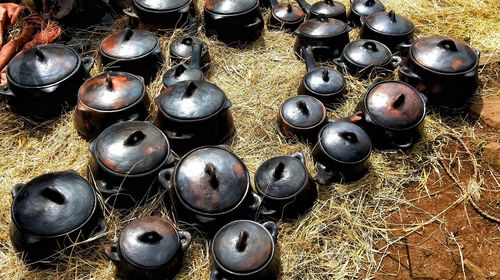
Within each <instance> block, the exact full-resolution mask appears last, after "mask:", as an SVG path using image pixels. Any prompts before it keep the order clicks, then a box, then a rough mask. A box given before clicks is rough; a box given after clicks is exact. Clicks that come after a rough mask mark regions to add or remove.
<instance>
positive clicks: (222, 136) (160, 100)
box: [156, 81, 235, 154]
mask: <svg viewBox="0 0 500 280" xmlns="http://www.w3.org/2000/svg"><path fill="white" fill-rule="evenodd" d="M156 104H157V106H158V113H157V116H156V124H157V126H158V127H159V128H160V129H162V130H163V132H164V133H165V134H166V135H167V137H168V139H169V141H170V144H171V145H172V149H173V150H174V151H175V152H176V153H178V154H185V153H186V152H188V151H190V150H192V149H194V148H196V147H201V146H205V145H218V144H223V143H225V142H226V141H228V140H229V139H230V138H231V137H232V136H233V135H234V134H235V128H234V122H233V117H232V115H231V112H230V111H229V108H231V106H232V104H231V101H229V99H228V98H227V97H226V94H225V93H224V91H222V89H220V88H219V87H218V86H216V85H214V84H211V83H209V82H205V81H183V82H179V83H176V84H173V85H172V86H170V87H166V88H165V89H164V90H163V92H162V93H161V94H160V95H159V96H158V97H157V98H156Z"/></svg>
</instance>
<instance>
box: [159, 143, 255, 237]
mask: <svg viewBox="0 0 500 280" xmlns="http://www.w3.org/2000/svg"><path fill="white" fill-rule="evenodd" d="M158 178H159V180H160V183H161V184H162V185H163V187H165V188H166V189H167V192H168V194H169V195H168V196H165V203H166V204H167V205H170V206H171V207H173V210H172V211H174V212H175V213H176V215H177V217H178V218H179V219H180V220H181V221H185V222H188V223H190V224H194V225H195V226H197V227H198V228H199V229H200V230H201V231H203V232H206V233H208V234H209V235H212V234H213V233H215V232H216V231H217V230H218V229H219V228H220V227H222V226H223V225H225V224H226V223H228V222H229V221H233V220H236V219H244V218H249V217H252V216H253V215H255V213H256V211H257V208H258V206H259V205H260V201H261V200H260V198H259V196H257V195H256V194H255V193H253V192H252V191H251V187H250V176H249V174H248V170H247V167H246V166H245V164H244V163H243V161H242V160H241V159H240V158H239V157H238V156H236V155H235V154H234V153H232V152H231V151H230V150H229V147H227V146H224V145H222V146H205V147H200V148H196V149H194V150H192V151H191V152H189V153H188V154H186V155H185V156H184V157H182V159H181V160H180V161H179V163H178V164H177V165H176V167H175V168H169V169H165V170H163V171H161V172H160V174H159V176H158Z"/></svg>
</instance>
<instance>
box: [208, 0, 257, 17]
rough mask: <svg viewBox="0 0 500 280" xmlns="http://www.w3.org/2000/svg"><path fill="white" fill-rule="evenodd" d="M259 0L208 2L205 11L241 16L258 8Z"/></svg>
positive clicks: (218, 0) (213, 0)
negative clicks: (240, 14)
mask: <svg viewBox="0 0 500 280" xmlns="http://www.w3.org/2000/svg"><path fill="white" fill-rule="evenodd" d="M257 4H258V1H257V0H207V1H205V9H206V10H208V11H210V12H212V13H216V14H224V15H230V14H239V13H243V12H246V11H249V10H251V9H253V8H254V7H255V6H257Z"/></svg>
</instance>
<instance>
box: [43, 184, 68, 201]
mask: <svg viewBox="0 0 500 280" xmlns="http://www.w3.org/2000/svg"><path fill="white" fill-rule="evenodd" d="M41 194H42V195H43V196H44V197H45V198H47V199H48V200H50V201H52V202H54V203H56V204H59V205H62V204H64V203H65V202H66V198H65V197H64V194H62V193H61V192H60V191H59V190H58V189H56V188H54V187H53V186H48V187H45V188H44V189H43V190H42V193H41Z"/></svg>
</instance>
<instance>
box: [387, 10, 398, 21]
mask: <svg viewBox="0 0 500 280" xmlns="http://www.w3.org/2000/svg"><path fill="white" fill-rule="evenodd" d="M387 16H388V17H389V20H390V21H391V22H392V23H395V22H396V12H394V10H390V11H389V12H388V13H387Z"/></svg>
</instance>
